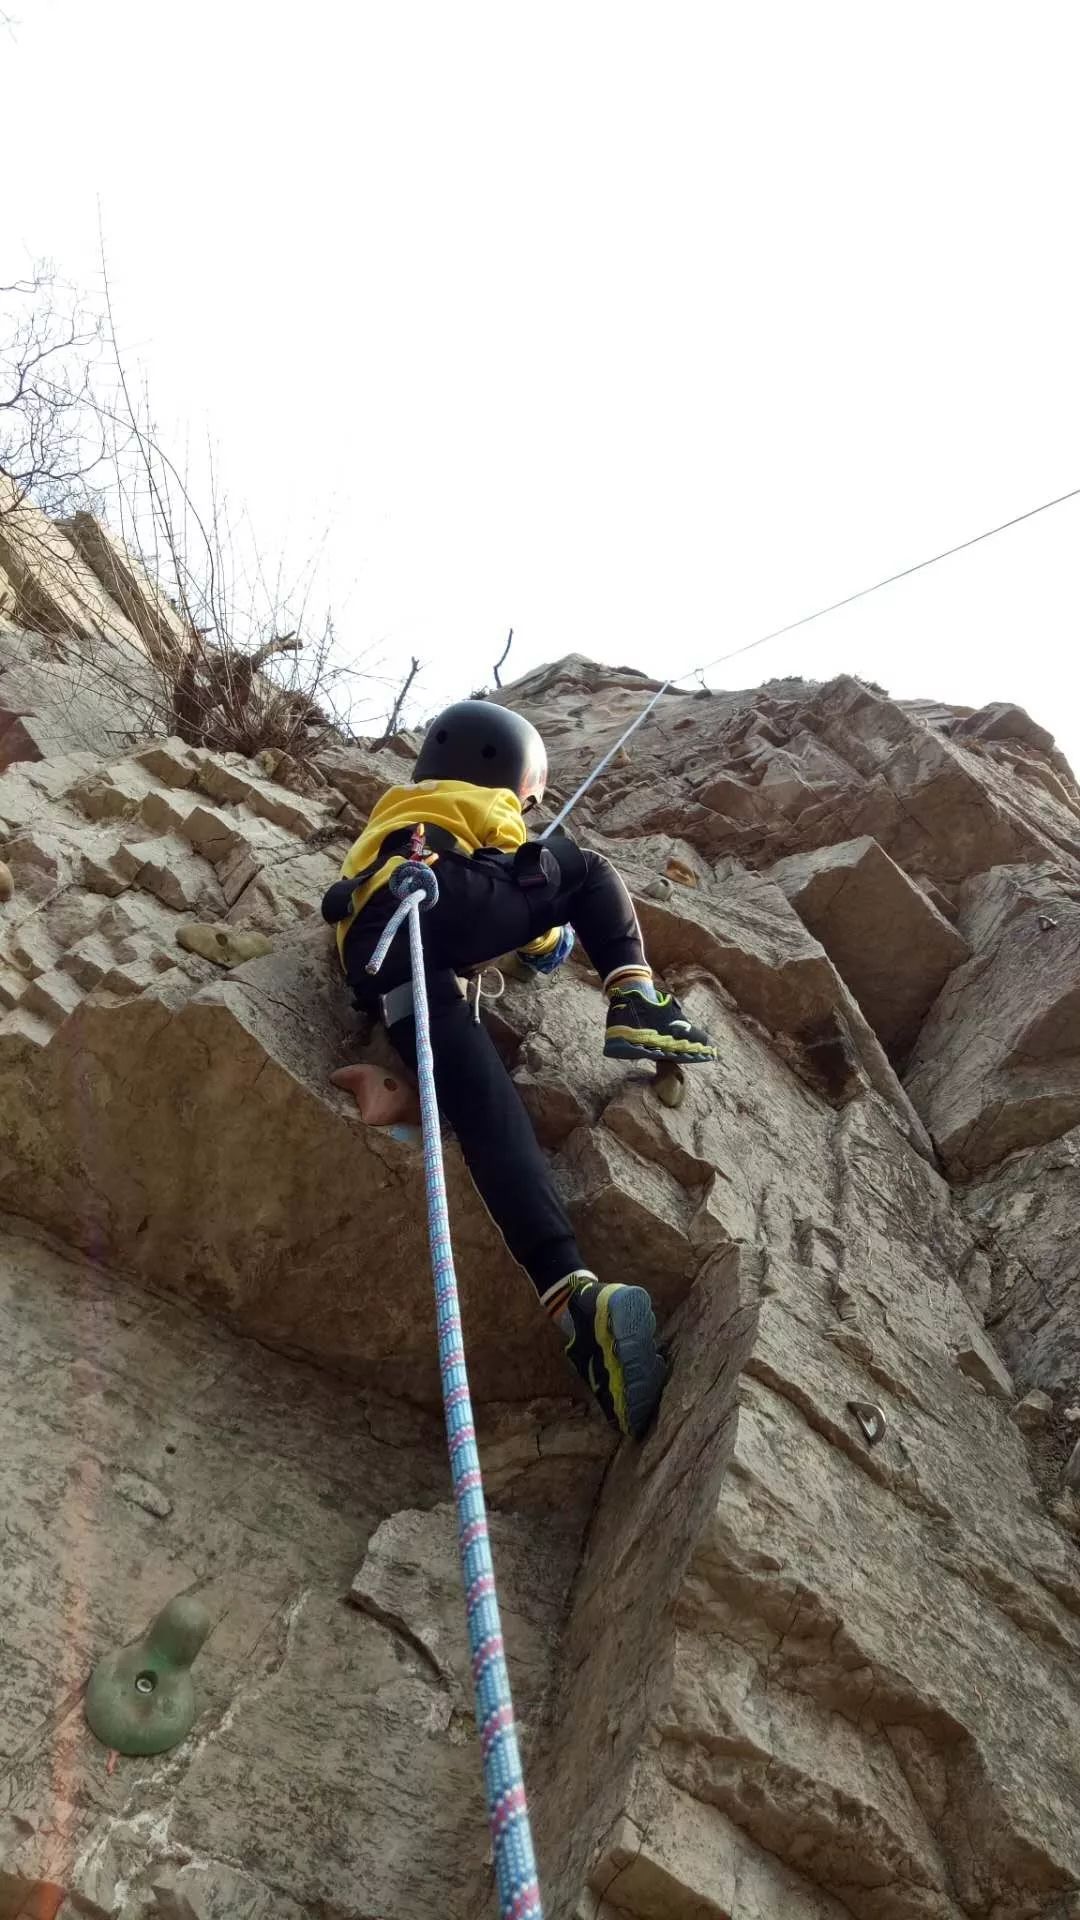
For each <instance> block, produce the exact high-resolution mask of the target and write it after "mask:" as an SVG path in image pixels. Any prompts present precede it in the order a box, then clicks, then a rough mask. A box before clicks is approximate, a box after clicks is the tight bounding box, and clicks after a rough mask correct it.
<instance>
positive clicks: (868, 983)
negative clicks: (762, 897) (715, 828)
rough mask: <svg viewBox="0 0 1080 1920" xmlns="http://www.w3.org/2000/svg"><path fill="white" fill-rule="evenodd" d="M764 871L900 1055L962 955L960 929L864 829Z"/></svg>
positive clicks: (880, 1035) (963, 946)
mask: <svg viewBox="0 0 1080 1920" xmlns="http://www.w3.org/2000/svg"><path fill="white" fill-rule="evenodd" d="M769 877H770V879H772V880H775V881H776V882H777V885H778V886H780V887H781V888H782V889H783V891H784V893H785V894H786V895H787V897H788V899H789V900H790V901H791V903H792V905H793V906H794V907H795V909H796V911H797V913H798V914H799V916H800V918H801V919H802V920H803V921H804V922H805V924H806V926H807V927H808V928H809V930H810V932H811V933H812V934H814V936H815V937H816V938H817V939H818V940H820V941H821V944H822V946H823V947H824V948H825V951H826V953H827V954H828V955H829V958H830V959H831V960H832V961H833V963H834V965H835V966H836V969H837V971H838V972H839V974H840V976H841V978H842V979H843V980H845V981H846V982H847V985H848V986H849V987H850V988H851V991H852V993H853V994H854V996H855V998H856V1000H857V1001H858V1003H859V1005H860V1007H861V1008H862V1010H863V1012H864V1013H865V1015H866V1017H867V1019H868V1020H869V1022H870V1025H871V1026H872V1027H873V1029H874V1032H875V1033H876V1034H877V1036H878V1039H879V1040H880V1041H881V1043H882V1045H883V1046H884V1047H885V1049H886V1051H887V1052H888V1053H889V1054H890V1056H891V1057H893V1058H899V1059H903V1058H904V1056H905V1055H906V1054H907V1053H908V1052H909V1051H910V1049H911V1046H912V1045H913V1043H914V1041H915V1039H916V1038H917V1036H918V1033H919V1030H920V1028H921V1026H922V1024H923V1021H924V1020H925V1018H926V1015H927V1014H928V1013H929V1011H930V1008H931V1006H932V1005H933V1003H934V1001H935V1000H936V999H937V997H938V994H939V993H940V992H941V989H942V987H943V986H944V985H945V982H946V980H947V979H948V978H949V975H950V974H951V973H952V971H953V969H954V967H958V966H959V965H960V963H961V962H962V961H964V960H966V959H967V958H968V955H969V952H970V948H969V947H968V945H967V942H966V941H965V940H964V938H963V936H962V935H961V934H960V933H958V932H957V930H956V928H955V927H953V926H951V925H950V923H949V921H948V920H947V919H946V918H945V917H944V915H943V914H941V913H939V911H938V909H937V907H936V906H935V905H934V903H933V901H932V900H931V899H929V897H928V896H927V894H926V893H924V892H923V890H922V888H921V887H919V886H917V885H916V884H915V882H914V881H913V880H910V879H909V878H908V876H907V874H906V873H905V872H904V870H903V868H902V867H898V866H897V864H896V862H895V860H890V858H889V856H888V854H887V853H884V852H883V851H882V849H881V848H880V847H879V846H878V843H877V841H876V840H872V839H871V838H870V837H869V835H864V837H863V838H862V839H861V840H848V841H845V842H844V843H843V844H842V845H840V846H838V847H819V848H818V850H817V851H816V852H815V853H796V854H791V855H790V856H789V857H788V858H787V859H786V860H780V861H778V862H777V864H776V866H775V867H772V868H770V870H769ZM898 955H903V956H904V959H903V962H902V964H901V963H899V962H898Z"/></svg>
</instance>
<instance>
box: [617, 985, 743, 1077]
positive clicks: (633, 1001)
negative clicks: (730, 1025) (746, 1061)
mask: <svg viewBox="0 0 1080 1920" xmlns="http://www.w3.org/2000/svg"><path fill="white" fill-rule="evenodd" d="M604 1052H605V1054H606V1056H607V1058H608V1059H609V1060H676V1061H678V1062H679V1064H680V1065H681V1066H693V1065H694V1063H695V1061H698V1060H715V1059H716V1053H717V1049H716V1047H715V1046H714V1045H713V1042H712V1041H711V1040H710V1039H709V1036H708V1034H707V1033H706V1032H705V1029H704V1027H695V1026H694V1025H693V1023H692V1022H691V1021H689V1020H688V1019H687V1017H686V1015H685V1013H684V1012H683V1010H682V1008H681V1007H680V1005H679V1003H678V1001H677V1000H676V999H674V998H673V997H672V995H671V994H670V993H661V994H659V995H658V997H657V998H656V999H655V1000H651V999H649V997H648V995H647V994H644V993H636V992H635V991H634V989H633V987H624V988H620V989H617V990H616V991H615V992H614V993H613V994H612V996H611V1002H610V1005H609V1006H608V1017H607V1032H606V1034H605V1036H604Z"/></svg>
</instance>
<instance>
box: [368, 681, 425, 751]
mask: <svg viewBox="0 0 1080 1920" xmlns="http://www.w3.org/2000/svg"><path fill="white" fill-rule="evenodd" d="M419 671H420V662H419V660H413V662H412V664H411V666H410V668H409V671H408V673H407V674H406V675H405V678H404V680H403V681H402V684H401V686H400V688H399V689H398V695H397V699H396V700H395V701H394V704H393V706H392V707H391V709H390V715H389V718H388V720H387V722H386V730H385V732H384V733H383V735H382V738H381V739H379V740H376V742H375V751H376V753H377V752H378V750H379V748H380V747H385V746H386V744H387V742H388V741H390V740H392V739H393V737H394V735H395V733H396V732H397V728H398V721H399V720H400V718H401V709H402V707H403V706H404V705H405V701H406V699H407V698H408V693H409V688H410V687H411V686H412V683H413V681H414V680H415V679H416V676H417V674H418V673H419Z"/></svg>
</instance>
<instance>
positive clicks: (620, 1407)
mask: <svg viewBox="0 0 1080 1920" xmlns="http://www.w3.org/2000/svg"><path fill="white" fill-rule="evenodd" d="M546 780H547V755H546V752H545V749H544V743H543V741H542V740H541V738H540V735H539V734H538V733H537V731H536V729H535V727H533V726H531V725H530V723H529V722H528V721H527V720H525V719H524V718H523V717H522V716H521V715H520V714H516V713H513V712H511V711H510V709H509V708H507V707H502V706H499V705H497V704H496V703H495V702H494V701H489V700H462V701H459V702H458V703H457V704H456V705H454V706H451V707H448V708H447V709H446V711H445V712H444V713H441V714H439V716H438V718H437V719H436V720H434V721H433V722H432V724H431V727H430V728H429V730H428V733H427V736H426V738H425V740H424V743H423V746H422V747H421V750H420V756H419V758H418V760H417V762H416V765H415V768H414V769H413V777H412V781H411V783H410V784H409V785H405V786H396V787H391V788H389V789H388V791H387V792H385V793H384V794H383V795H382V796H381V798H380V799H379V800H378V801H377V803H376V805H375V806H374V807H373V808H372V811H371V815H370V818H369V820H368V824H367V826H366V827H365V829H364V831H363V833H362V834H361V835H360V838H359V839H358V840H357V841H356V842H355V844H354V846H353V847H352V848H351V849H350V851H349V854H348V857H347V859H346V860H345V862H344V865H343V867H342V878H341V879H340V880H339V881H338V882H336V884H335V885H334V886H333V887H331V888H330V890H329V892H328V893H327V895H326V897H325V899H324V901H323V915H324V917H325V918H326V919H327V920H329V921H330V922H331V923H332V924H335V925H336V928H337V938H338V946H339V951H340V954H341V958H342V963H343V966H344V969H345V973H346V975H347V977H348V979H349V982H350V985H351V986H352V987H353V989H354V993H355V995H356V1002H357V1005H364V1004H368V1005H370V1004H371V999H372V995H373V989H374V983H373V981H372V979H371V976H370V975H369V974H368V973H367V972H366V967H367V962H368V961H369V960H370V958H371V955H372V953H373V951H374V948H375V945H376V943H377V941H378V939H379V935H380V934H381V932H382V931H383V929H384V927H385V926H386V924H387V921H388V920H389V919H390V917H391V915H392V914H393V912H394V909H395V906H396V904H397V903H396V901H395V899H394V897H393V895H392V894H391V892H390V890H389V887H388V885H387V882H388V880H389V878H390V875H391V873H392V872H393V871H394V869H395V867H397V866H399V865H400V864H401V862H402V860H403V859H405V858H407V857H408V855H409V850H410V843H411V840H412V835H413V831H414V829H415V828H416V827H417V826H418V825H419V824H420V823H421V822H422V823H423V824H424V827H425V829H426V837H425V847H426V856H425V857H426V858H427V859H428V861H429V862H437V863H438V878H439V898H438V901H437V903H436V904H435V906H434V907H432V908H430V909H429V910H428V911H426V912H425V913H424V916H423V936H424V959H425V972H426V977H427V987H428V995H429V999H430V1007H431V1041H432V1052H433V1055H434V1063H435V1086H436V1091H437V1094H438V1100H439V1106H440V1109H441V1111H442V1114H443V1116H444V1118H445V1119H446V1120H447V1121H448V1122H449V1124H450V1126H451V1127H452V1128H453V1130H454V1132H455V1134H456V1135H457V1138H458V1142H459V1144H460V1146H461V1150H462V1153H463V1154H464V1156H465V1162H466V1165H467V1166H468V1169H469V1172H470V1173H471V1175H472V1178H473V1180H474V1181H475V1183H476V1186H477V1188H478V1190H479V1192H480V1196H481V1198H482V1199H483V1201H484V1203H485V1205H486V1207H487V1209H488V1212H489V1213H490V1214H491V1216H492V1218H493V1219H494V1221H495V1223H496V1225H497V1226H498V1227H499V1228H500V1230H501V1232H502V1234H503V1238H504V1239H505V1241H506V1244H507V1246H508V1247H509V1249H510V1252H511V1253H512V1254H513V1256H514V1258H515V1259H516V1260H518V1261H519V1262H520V1264H521V1265H522V1266H523V1267H524V1268H525V1270H526V1272H527V1273H528V1274H529V1277H530V1279H531V1280H532V1282H533V1285H534V1287H535V1288H536V1291H537V1293H538V1295H539V1298H540V1304H541V1306H542V1307H543V1308H544V1310H545V1312H546V1313H547V1314H548V1315H549V1316H550V1317H551V1319H552V1320H554V1321H555V1322H556V1324H557V1326H558V1327H559V1329H560V1331H561V1333H562V1335H563V1337H564V1339H565V1342H566V1352H567V1354H568V1356H569V1358H570V1360H571V1361H572V1363H573V1365H574V1366H575V1367H576V1368H577V1371H578V1373H579V1374H580V1375H581V1377H582V1379H583V1380H584V1381H585V1382H586V1384H587V1386H588V1387H589V1389H590V1391H591V1392H592V1394H593V1395H594V1397H595V1399H596V1400H597V1402H598V1403H599V1405H600V1407H601V1409H602V1410H603V1412H604V1414H605V1415H606V1417H607V1419H608V1420H609V1421H610V1422H611V1424H612V1425H613V1426H615V1427H616V1428H617V1429H618V1430H619V1432H621V1433H623V1434H628V1435H631V1436H633V1437H634V1438H636V1439H640V1438H641V1437H642V1435H643V1434H644V1432H645V1430H646V1428H647V1427H648V1425H649V1423H650V1421H651V1419H652V1417H653V1414H654V1413H655V1411H656V1407H657V1403H658V1401H659V1398H660V1394H661V1391H662V1388H663V1385H664V1377H665V1364H664V1360H663V1358H662V1356H661V1354H660V1351H659V1349H658V1347H657V1344H656V1321H655V1317H654V1314H653V1308H652V1301H651V1299H650V1297H649V1295H648V1293H647V1292H646V1290H645V1289H644V1288H643V1287H635V1286H625V1285H622V1284H620V1283H619V1282H614V1283H610V1284H608V1285H602V1284H601V1283H600V1281H599V1279H598V1278H597V1276H596V1274H594V1273H591V1272H590V1271H589V1270H588V1268H586V1267H585V1266H584V1265H583V1264H582V1259H581V1254H580V1252H579V1249H578V1245H577V1241H576V1239H575V1238H574V1231H573V1228H572V1226H571V1224H570V1220H569V1217H568V1215H567V1213H566V1210H565V1208H564V1207H563V1204H562V1202H561V1200H560V1199H559V1196H558V1194H557V1193H556V1191H555V1186H554V1183H553V1181H552V1178H551V1174H550V1171H549V1169H548V1165H547V1162H546V1160H545V1158H544V1155H543V1153H542V1151H541V1149H540V1146H539V1144H538V1142H537V1140H536V1137H535V1135H534V1133H533V1129H532V1124H531V1122H530V1120H529V1117H528V1114H527V1113H526V1111H525V1108H524V1106H523V1104H522V1102H521V1099H520V1097H519V1095H518V1092H517V1089H516V1087H515V1086H514V1083H513V1081H512V1080H511V1078H510V1076H509V1074H508V1073H507V1071H506V1068H505V1067H504V1065H503V1063H502V1061H501V1059H500V1058H499V1055H498V1053H497V1051H496V1049H495V1046H494V1043H493V1042H492V1040H491V1037H490V1035H489V1034H488V1033H487V1031H486V1029H485V1028H484V1027H483V1026H481V1025H479V1024H478V1023H477V1022H476V1021H475V1020H474V1019H473V1016H472V1013H471V1010H470V1008H469V1006H468V1003H467V1001H466V1000H465V998H464V996H463V993H462V989H461V985H460V981H459V976H460V975H464V974H467V973H468V972H469V971H470V970H472V969H474V968H477V967H481V966H484V965H485V964H487V963H489V962H491V961H493V960H497V959H499V958H501V957H502V956H504V955H506V954H508V953H511V952H516V953H517V954H518V956H519V958H520V960H521V961H522V962H523V963H524V965H525V966H526V967H529V968H531V969H532V970H534V971H535V972H536V973H538V974H551V973H554V972H556V971H557V969H558V968H559V967H561V966H562V965H563V964H564V962H565V961H566V960H567V958H568V957H569V955H570V953H571V951H572V949H573V946H574V939H575V935H576V936H577V938H578V939H579V940H580V942H581V945H582V947H583V948H584V951H585V953H586V954H587V955H588V958H589V960H590V961H591V962H592V964H593V966H594V967H595V969H596V971H597V973H598V974H599V976H600V978H601V980H602V982H603V986H604V990H605V993H606V995H607V999H608V1010H607V1028H606V1033H605V1038H604V1052H605V1054H606V1055H607V1056H608V1058H609V1059H615V1060H677V1061H678V1062H679V1063H680V1064H683V1065H687V1064H691V1063H694V1062H697V1061H707V1060H713V1059H715V1057H716V1048H715V1047H714V1046H713V1045H712V1043H711V1041H710V1040H709V1037H708V1035H707V1034H706V1033H705V1032H703V1031H702V1029H701V1028H700V1027H696V1026H694V1025H693V1024H692V1023H691V1022H690V1021H689V1020H688V1019H687V1018H686V1016H685V1014H684V1013H683V1011H682V1009H681V1008H680V1006H679V1005H678V1003H677V1001H676V1000H674V999H673V998H672V996H671V995H670V994H668V993H662V992H661V991H660V990H659V989H658V988H657V986H656V985H655V984H654V981H653V976H652V970H651V968H650V967H649V965H648V962H647V960H646V958H645V950H644V946H643V943H642V937H641V929H640V927H639V925H638V921H637V915H636V914H635V912H634V908H633V903H632V901H631V899H630V895H629V893H628V892H627V889H626V887H625V885H624V883H623V881H622V879H621V878H620V876H619V875H618V874H617V873H616V871H615V869H614V867H613V866H612V865H611V863H610V862H609V861H608V860H606V859H604V857H603V856H602V855H601V854H598V853H590V852H586V851H585V850H584V849H583V848H581V847H579V846H577V844H576V843H575V841H574V840H573V839H572V838H571V837H570V835H569V834H567V833H564V832H558V833H555V834H553V835H552V836H551V838H550V839H547V840H545V841H542V842H541V841H537V840H532V841H530V840H529V838H528V835H527V831H526V827H525V815H526V813H528V812H530V811H531V810H532V809H533V808H534V807H536V806H537V805H538V804H539V802H540V801H541V800H542V798H543V794H544V787H545V783H546ZM409 977H410V976H409V942H408V940H407V938H406V937H405V936H404V935H402V937H401V938H400V939H398V940H396V941H395V942H394V944H393V946H392V947H391V949H390V953H389V955H388V957H387V960H386V961H385V963H384V965H383V969H382V972H381V973H380V976H379V985H380V989H381V1011H382V1017H383V1020H384V1022H385V1024H386V1028H387V1031H388V1033H389V1037H390V1039H391V1041H392V1042H393V1045H394V1047H395V1049H396V1050H397V1052H398V1054H399V1055H400V1056H401V1058H402V1059H403V1060H404V1061H405V1062H406V1064H407V1065H408V1066H410V1067H412V1068H415V1066H416V1028H415V1022H414V1019H413V1016H412V991H411V987H410V985H409Z"/></svg>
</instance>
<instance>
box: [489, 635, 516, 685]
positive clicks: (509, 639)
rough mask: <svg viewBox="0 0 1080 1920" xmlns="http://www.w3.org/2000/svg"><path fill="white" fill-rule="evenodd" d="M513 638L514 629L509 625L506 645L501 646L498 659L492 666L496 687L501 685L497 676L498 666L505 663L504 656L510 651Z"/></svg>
mask: <svg viewBox="0 0 1080 1920" xmlns="http://www.w3.org/2000/svg"><path fill="white" fill-rule="evenodd" d="M513 639H514V629H513V627H511V629H510V631H509V633H508V634H507V636H506V645H505V647H504V648H503V650H502V652H501V653H500V655H499V657H498V659H497V660H496V662H495V666H494V669H493V671H494V674H495V685H496V686H497V687H501V686H502V681H501V680H500V678H499V668H500V667H502V666H505V664H506V656H507V654H508V653H509V651H510V648H511V646H512V644H513Z"/></svg>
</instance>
